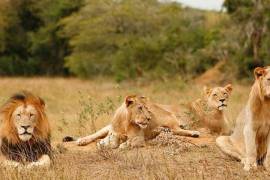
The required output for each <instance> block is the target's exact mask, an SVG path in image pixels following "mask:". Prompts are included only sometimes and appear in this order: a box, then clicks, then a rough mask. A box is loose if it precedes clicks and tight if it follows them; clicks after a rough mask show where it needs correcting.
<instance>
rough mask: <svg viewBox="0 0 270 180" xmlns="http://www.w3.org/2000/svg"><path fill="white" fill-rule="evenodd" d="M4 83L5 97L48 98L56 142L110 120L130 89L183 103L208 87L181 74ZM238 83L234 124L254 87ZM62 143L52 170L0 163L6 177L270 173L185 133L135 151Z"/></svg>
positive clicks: (0, 97)
mask: <svg viewBox="0 0 270 180" xmlns="http://www.w3.org/2000/svg"><path fill="white" fill-rule="evenodd" d="M0 84H1V89H0V103H3V102H4V101H5V100H6V99H7V98H8V97H9V96H10V95H11V94H13V93H15V92H17V91H19V90H22V89H26V90H29V91H32V92H33V93H35V94H37V95H40V96H41V97H42V98H43V99H44V100H45V102H46V108H47V114H48V117H49V120H50V122H51V125H52V141H53V143H54V144H55V142H60V141H61V139H62V138H63V137H64V136H65V135H75V136H79V135H87V134H90V133H92V132H94V131H95V129H99V128H101V127H103V126H104V125H106V124H107V123H108V122H109V121H110V118H111V116H112V113H113V111H114V110H115V108H116V107H117V106H119V104H120V103H121V102H122V101H123V98H124V96H126V95H129V94H134V93H138V94H143V95H146V96H148V97H150V98H151V99H152V100H153V101H155V102H159V103H163V104H178V103H182V102H188V101H191V100H194V99H196V98H198V97H200V95H201V90H202V86H196V85H191V84H190V85H188V84H185V83H183V82H182V81H180V80H172V81H169V82H159V81H154V82H144V81H136V82H125V83H121V84H118V83H115V82H113V81H110V80H105V79H96V80H79V79H73V78H71V79H64V78H1V79H0ZM233 86H234V90H233V93H232V97H231V100H230V103H229V107H228V111H227V115H228V117H229V119H230V122H231V124H233V122H234V119H235V117H236V116H237V114H238V112H239V111H240V110H241V108H242V107H243V105H244V104H245V101H246V100H247V97H248V92H249V89H250V87H249V86H248V85H245V86H243V85H233ZM90 146H91V147H94V146H95V145H93V144H92V145H90ZM56 149H58V153H56V154H55V160H54V165H53V167H52V168H50V169H49V170H35V171H34V172H33V171H23V172H19V171H17V170H5V169H0V176H1V179H2V178H3V179H243V178H247V179H254V178H266V177H267V176H269V175H270V174H269V173H267V172H266V171H264V170H262V169H259V170H258V171H257V172H251V173H249V174H247V173H245V172H244V171H243V170H242V165H241V163H239V162H236V161H235V160H233V159H231V158H229V157H227V156H225V155H223V154H222V153H221V152H220V151H219V150H218V149H217V148H216V147H215V145H214V144H210V145H206V146H194V145H192V144H189V143H188V142H185V141H183V139H181V138H180V139H178V143H176V144H175V143H168V144H166V143H165V145H164V143H163V144H162V143H161V144H160V145H153V144H152V145H149V146H147V147H146V148H140V149H132V150H129V151H118V150H111V151H109V150H108V151H97V150H96V149H95V148H92V150H91V151H89V152H85V151H80V153H75V152H73V151H65V148H63V149H62V147H58V148H56ZM60 150H61V153H59V151H60Z"/></svg>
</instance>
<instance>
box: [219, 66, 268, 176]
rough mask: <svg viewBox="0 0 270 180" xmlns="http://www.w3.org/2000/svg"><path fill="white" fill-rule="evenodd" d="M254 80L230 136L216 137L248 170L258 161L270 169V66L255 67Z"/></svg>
mask: <svg viewBox="0 0 270 180" xmlns="http://www.w3.org/2000/svg"><path fill="white" fill-rule="evenodd" d="M254 76H255V82H254V84H253V86H252V88H251V92H250V94H249V99H248V102H247V105H246V106H245V108H244V109H243V111H242V112H241V113H240V114H239V116H238V118H237V120H236V126H235V129H234V132H233V134H232V135H231V136H220V137H218V138H217V139H216V144H217V146H219V147H220V149H221V150H222V151H223V152H224V153H226V154H228V155H230V156H232V157H235V158H236V159H238V160H241V162H242V163H243V164H244V170H246V171H249V170H250V169H251V168H252V167H256V166H257V164H263V166H264V167H265V168H266V169H267V170H270V67H265V68H261V67H258V68H256V69H255V70H254Z"/></svg>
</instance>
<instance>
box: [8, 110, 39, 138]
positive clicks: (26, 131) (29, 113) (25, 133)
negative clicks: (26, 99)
mask: <svg viewBox="0 0 270 180" xmlns="http://www.w3.org/2000/svg"><path fill="white" fill-rule="evenodd" d="M37 118H38V112H37V110H36V109H35V107H34V106H33V105H20V106H18V107H17V108H16V109H15V110H14V112H13V113H12V120H13V123H14V125H15V127H16V130H17V133H18V136H19V138H20V139H21V140H22V141H28V140H30V139H31V138H32V136H33V133H34V129H35V126H36V124H37Z"/></svg>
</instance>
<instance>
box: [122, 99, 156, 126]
mask: <svg viewBox="0 0 270 180" xmlns="http://www.w3.org/2000/svg"><path fill="white" fill-rule="evenodd" d="M126 106H127V108H128V110H129V112H130V121H131V122H134V123H135V124H137V125H138V126H139V127H140V128H142V129H145V128H147V126H148V125H149V123H150V120H151V113H150V111H149V110H148V108H147V106H146V98H145V97H137V96H128V97H127V98H126Z"/></svg>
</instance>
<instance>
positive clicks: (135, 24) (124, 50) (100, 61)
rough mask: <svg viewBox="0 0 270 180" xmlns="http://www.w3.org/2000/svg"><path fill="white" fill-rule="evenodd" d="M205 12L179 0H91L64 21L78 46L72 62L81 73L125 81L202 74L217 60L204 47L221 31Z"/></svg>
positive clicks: (69, 64)
mask: <svg viewBox="0 0 270 180" xmlns="http://www.w3.org/2000/svg"><path fill="white" fill-rule="evenodd" d="M205 18H206V17H205V14H204V13H202V12H196V11H193V10H183V9H182V8H181V6H180V5H179V4H176V3H170V4H168V3H159V2H157V1H154V0H151V1H150V0H148V1H144V0H126V1H111V0H99V1H90V0H89V1H86V2H85V6H84V7H83V8H82V9H81V10H80V11H79V12H78V13H76V14H73V15H72V16H69V17H68V18H65V19H64V20H63V21H62V24H63V25H64V26H65V27H64V31H63V36H65V37H69V38H70V46H71V47H72V53H71V54H70V55H69V56H68V57H67V58H66V66H67V67H68V68H69V69H70V70H71V72H72V73H74V74H75V75H78V76H81V77H91V76H96V75H97V74H101V75H113V76H114V77H115V78H116V80H119V81H121V80H123V79H126V78H136V77H140V76H144V75H148V74H149V75H152V76H155V77H160V76H167V75H168V76H171V75H176V74H178V75H185V74H186V73H190V74H192V75H196V74H198V73H201V72H203V71H205V70H206V69H207V68H208V67H209V66H211V65H213V64H214V63H215V61H216V60H217V59H215V58H212V57H210V56H209V55H208V54H207V53H204V52H203V51H204V49H205V48H206V47H207V46H209V45H211V43H213V41H214V40H215V39H216V38H218V34H219V31H218V29H215V30H213V31H209V30H208V28H207V27H206V26H205V23H204V22H205Z"/></svg>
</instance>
